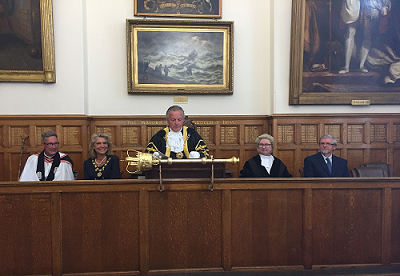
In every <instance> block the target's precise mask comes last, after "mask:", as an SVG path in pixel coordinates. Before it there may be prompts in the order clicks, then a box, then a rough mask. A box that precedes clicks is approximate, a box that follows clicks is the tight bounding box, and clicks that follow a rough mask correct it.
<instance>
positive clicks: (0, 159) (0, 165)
mask: <svg viewBox="0 0 400 276" xmlns="http://www.w3.org/2000/svg"><path fill="white" fill-rule="evenodd" d="M6 171H7V172H8V170H7V168H6V167H5V166H4V153H0V181H5V180H6V177H5V174H6Z"/></svg>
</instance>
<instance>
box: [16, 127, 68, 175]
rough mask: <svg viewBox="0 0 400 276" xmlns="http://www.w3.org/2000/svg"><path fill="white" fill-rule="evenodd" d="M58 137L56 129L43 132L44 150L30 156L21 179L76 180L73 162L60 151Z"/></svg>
mask: <svg viewBox="0 0 400 276" xmlns="http://www.w3.org/2000/svg"><path fill="white" fill-rule="evenodd" d="M58 144H59V143H58V138H57V134H56V133H55V132H54V131H45V132H44V133H43V134H42V146H43V151H42V152H41V153H40V154H39V153H37V154H33V155H31V156H29V158H28V160H27V161H26V164H25V167H24V170H23V171H22V174H21V177H20V178H19V181H52V180H74V173H73V171H72V166H73V162H72V160H71V158H70V157H69V156H68V155H67V154H65V153H61V152H58Z"/></svg>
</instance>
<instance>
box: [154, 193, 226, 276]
mask: <svg viewBox="0 0 400 276" xmlns="http://www.w3.org/2000/svg"><path fill="white" fill-rule="evenodd" d="M221 233H222V193H221V191H215V192H210V191H196V192H195V191H165V192H162V193H160V192H152V193H150V195H149V233H148V235H149V252H150V253H149V269H150V271H151V270H160V269H184V268H197V269H200V268H210V267H213V268H222V267H223V265H222V254H221V250H222V236H221ZM188 256H190V257H189V258H188Z"/></svg>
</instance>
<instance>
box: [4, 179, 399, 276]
mask: <svg viewBox="0 0 400 276" xmlns="http://www.w3.org/2000/svg"><path fill="white" fill-rule="evenodd" d="M209 181H210V180H209V179H165V180H163V184H164V187H165V190H164V191H162V192H160V191H159V186H158V184H159V181H157V180H136V179H126V180H125V179H124V180H110V181H106V180H104V181H83V180H80V181H79V180H78V181H67V182H50V183H40V182H32V183H29V182H0V248H1V250H0V275H83V274H85V275H99V274H106V275H132V274H139V273H141V274H146V273H161V272H166V273H167V272H168V273H169V272H184V271H234V270H261V269H311V268H312V269H317V268H321V267H335V266H343V267H350V266H371V265H390V264H395V263H400V228H399V227H398V225H400V178H369V179H365V178H325V179H321V178H320V179H318V178H314V179H310V178H293V179H268V180H266V179H238V178H231V179H215V181H214V190H213V191H210V190H208V184H209Z"/></svg>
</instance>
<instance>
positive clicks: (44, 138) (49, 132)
mask: <svg viewBox="0 0 400 276" xmlns="http://www.w3.org/2000/svg"><path fill="white" fill-rule="evenodd" d="M53 136H55V137H56V138H57V139H58V136H57V133H55V132H54V131H52V130H48V131H45V132H43V134H42V143H43V144H44V142H45V140H46V138H48V137H53Z"/></svg>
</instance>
